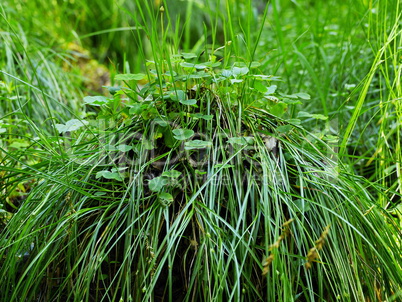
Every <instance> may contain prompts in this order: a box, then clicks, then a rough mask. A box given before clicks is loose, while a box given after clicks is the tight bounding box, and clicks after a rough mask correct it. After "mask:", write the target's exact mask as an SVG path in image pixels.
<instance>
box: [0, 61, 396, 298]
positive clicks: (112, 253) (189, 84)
mask: <svg viewBox="0 0 402 302" xmlns="http://www.w3.org/2000/svg"><path fill="white" fill-rule="evenodd" d="M190 57H191V56H190ZM176 60H177V61H175V62H174V64H173V66H174V68H173V69H174V70H173V69H169V70H170V71H168V72H165V73H163V74H160V73H158V72H155V73H152V72H151V73H150V74H148V76H146V75H145V74H122V75H118V76H116V80H117V81H122V84H123V82H124V83H125V84H127V85H124V86H125V87H124V88H117V89H111V88H109V91H110V92H111V96H110V97H104V96H98V97H96V96H95V97H86V98H85V100H84V101H85V102H86V103H87V104H88V106H95V107H98V108H99V113H98V115H97V119H94V120H89V119H88V120H85V121H78V120H75V121H74V125H71V124H70V125H68V124H67V123H66V124H65V125H59V126H58V130H59V131H60V133H61V135H62V140H63V142H62V144H63V147H64V148H60V149H62V150H66V153H65V154H54V155H53V157H49V158H48V159H47V160H43V161H42V163H41V166H39V167H37V169H36V171H35V173H36V175H38V177H37V178H38V185H36V186H34V187H33V188H31V191H30V192H29V194H28V195H27V196H26V199H25V200H24V201H23V202H22V203H21V204H20V206H19V209H18V211H17V212H16V213H14V214H13V216H12V218H11V219H10V221H9V222H8V223H7V224H6V225H5V226H4V227H3V230H2V232H1V235H0V243H1V244H0V247H1V248H0V264H1V269H0V276H1V279H2V280H3V281H2V282H1V284H0V286H1V289H0V299H1V300H2V301H150V300H151V301H213V300H216V301H296V300H297V301H316V300H317V301H336V300H340V301H385V300H386V299H388V298H389V297H391V296H392V295H393V294H396V293H397V291H398V290H400V284H402V276H401V270H400V268H399V266H400V263H402V259H401V254H400V252H399V251H400V243H399V242H398V241H396V240H395V238H394V235H395V234H398V232H400V231H398V227H397V226H396V225H395V226H394V225H392V224H390V223H389V219H391V218H390V217H389V216H388V215H387V213H386V212H384V211H381V210H380V208H379V207H377V206H376V205H375V203H374V202H373V201H372V197H371V196H370V194H369V193H368V192H367V190H366V188H365V186H367V185H369V184H368V182H364V181H363V179H360V178H357V177H354V176H352V175H347V174H344V173H342V172H341V171H342V169H341V168H340V166H339V165H340V164H339V163H337V162H336V160H335V159H336V154H335V153H334V152H333V151H332V150H331V148H330V147H329V146H328V145H326V144H325V143H324V142H322V141H320V140H319V139H318V138H315V137H314V136H313V135H311V134H309V133H308V132H306V131H305V130H304V129H303V128H302V127H300V126H299V125H298V124H297V123H295V124H294V123H291V122H289V121H286V120H283V119H281V118H278V117H275V116H274V115H273V114H272V112H275V113H276V115H280V113H281V112H278V110H281V108H282V110H285V107H283V106H282V107H281V106H279V107H278V106H277V104H278V103H285V102H286V100H287V99H281V97H280V96H278V98H276V102H272V101H271V100H272V97H269V98H266V97H264V95H265V96H266V92H267V90H269V89H272V88H269V87H272V83H271V82H272V81H273V80H275V78H273V77H270V76H262V75H258V72H257V70H256V69H253V68H251V65H245V64H240V63H235V64H233V65H232V67H230V68H226V69H222V70H219V69H217V68H216V67H217V66H219V64H216V62H215V63H214V62H205V63H203V64H201V65H199V66H198V67H197V66H196V64H195V63H190V62H189V61H188V60H187V61H186V60H185V59H182V58H179V59H177V57H176ZM158 75H159V76H158ZM144 78H147V81H148V83H147V84H145V86H141V85H138V81H141V80H143V79H144ZM264 87H265V88H264ZM299 96H302V97H305V95H303V94H299ZM302 97H301V98H299V99H302ZM275 106H277V107H275ZM272 108H275V109H272ZM116 117H118V118H116ZM117 120H118V121H119V122H114V121H117ZM7 156H10V157H11V156H12V155H11V154H8V155H7V154H6V156H5V157H6V158H7ZM9 160H15V161H18V160H19V159H18V158H12V157H11V158H10V159H9ZM46 163H49V164H48V165H46ZM50 163H51V164H50ZM27 169H28V168H27ZM373 189H375V188H373ZM395 267H397V269H395Z"/></svg>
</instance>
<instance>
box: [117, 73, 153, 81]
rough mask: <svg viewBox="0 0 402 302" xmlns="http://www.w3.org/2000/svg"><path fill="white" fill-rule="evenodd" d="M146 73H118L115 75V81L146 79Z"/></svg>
mask: <svg viewBox="0 0 402 302" xmlns="http://www.w3.org/2000/svg"><path fill="white" fill-rule="evenodd" d="M145 77H146V75H145V74H143V73H125V74H118V75H116V76H115V77H114V80H115V81H139V80H142V79H145Z"/></svg>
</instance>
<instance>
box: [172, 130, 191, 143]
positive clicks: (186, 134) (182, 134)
mask: <svg viewBox="0 0 402 302" xmlns="http://www.w3.org/2000/svg"><path fill="white" fill-rule="evenodd" d="M172 132H173V134H174V138H175V139H177V140H179V141H184V140H186V139H189V138H190V137H192V136H193V135H194V131H193V130H190V129H174V130H173V131H172Z"/></svg>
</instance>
